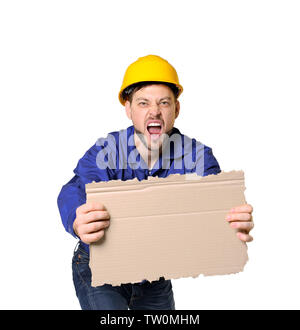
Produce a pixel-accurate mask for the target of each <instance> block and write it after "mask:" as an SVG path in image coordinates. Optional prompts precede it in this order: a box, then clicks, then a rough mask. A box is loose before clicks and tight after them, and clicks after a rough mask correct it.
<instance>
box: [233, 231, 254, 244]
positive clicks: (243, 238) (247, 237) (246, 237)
mask: <svg viewBox="0 0 300 330" xmlns="http://www.w3.org/2000/svg"><path fill="white" fill-rule="evenodd" d="M236 235H237V237H238V238H239V239H240V240H241V241H243V242H251V241H253V237H252V236H250V235H249V234H245V233H241V232H237V233H236Z"/></svg>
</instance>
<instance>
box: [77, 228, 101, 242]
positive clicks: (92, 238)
mask: <svg viewBox="0 0 300 330" xmlns="http://www.w3.org/2000/svg"><path fill="white" fill-rule="evenodd" d="M103 236H104V230H100V231H97V232H96V233H91V234H86V235H82V237H81V240H82V241H83V242H84V243H86V244H90V243H93V242H97V241H99V239H101V238H102V237H103Z"/></svg>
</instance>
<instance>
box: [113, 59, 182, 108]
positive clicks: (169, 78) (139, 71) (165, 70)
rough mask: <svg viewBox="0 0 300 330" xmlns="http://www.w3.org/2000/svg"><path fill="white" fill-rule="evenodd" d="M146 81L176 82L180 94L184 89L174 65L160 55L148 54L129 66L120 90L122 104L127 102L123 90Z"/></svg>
mask: <svg viewBox="0 0 300 330" xmlns="http://www.w3.org/2000/svg"><path fill="white" fill-rule="evenodd" d="M144 81H156V82H167V83H171V84H174V85H176V86H177V88H178V90H179V93H178V96H179V95H180V94H181V93H182V91H183V88H182V86H181V85H180V84H179V80H178V75H177V72H176V70H175V69H174V67H173V66H172V65H171V64H170V63H169V62H168V61H166V60H164V59H163V58H161V57H160V56H157V55H147V56H144V57H140V58H139V59H138V60H137V61H135V62H133V63H132V64H130V65H129V67H128V68H127V70H126V72H125V75H124V78H123V83H122V87H121V89H120V92H119V100H120V102H121V104H122V105H124V104H125V100H124V99H123V97H122V92H123V90H124V89H125V88H126V87H128V86H130V85H132V84H135V83H138V82H144Z"/></svg>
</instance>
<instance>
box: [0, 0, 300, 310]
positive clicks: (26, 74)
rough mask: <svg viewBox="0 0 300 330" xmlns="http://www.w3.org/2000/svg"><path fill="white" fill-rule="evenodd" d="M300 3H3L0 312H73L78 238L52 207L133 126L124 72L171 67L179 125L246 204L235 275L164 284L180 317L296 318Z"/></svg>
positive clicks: (298, 304)
mask: <svg viewBox="0 0 300 330" xmlns="http://www.w3.org/2000/svg"><path fill="white" fill-rule="evenodd" d="M299 17H300V6H299V2H298V1H288V0H285V1H275V0H273V1H263V0H260V1H253V0H252V1H199V0H197V1H195V0H194V1H193V0H189V1H185V2H184V1H182V0H181V1H177V0H172V1H169V0H164V1H158V0H152V1H130V0H128V1H109V2H108V1H74V0H72V1H62V0H60V1H53V0H52V1H12V0H11V1H1V3H0V47H1V51H0V93H1V94H0V109H1V130H0V134H1V172H0V175H1V178H0V179H1V229H0V235H1V236H0V242H1V250H0V265H1V266H0V267H1V271H0V276H1V280H0V292H1V293H0V308H2V309H79V308H80V306H79V303H78V301H77V298H76V295H75V290H74V288H73V282H72V273H71V258H72V254H73V249H74V247H75V243H76V240H75V239H74V238H73V237H72V236H71V235H69V234H68V233H66V232H65V230H64V227H63V226H62V224H61V220H60V216H59V213H58V208H57V205H56V199H57V195H58V193H59V191H60V189H61V186H62V185H63V184H65V183H66V182H67V181H69V180H70V179H71V177H72V176H73V172H72V171H73V169H74V168H75V167H76V164H77V161H78V160H79V158H81V157H82V156H83V154H84V153H85V151H86V150H87V149H88V148H90V147H91V146H92V145H93V144H94V143H95V141H96V140H97V138H99V137H105V136H106V135H107V133H109V132H111V131H115V130H120V129H123V128H126V127H128V126H129V125H131V122H130V121H129V120H128V119H127V117H126V115H125V112H124V109H123V107H122V106H121V105H120V103H119V101H118V98H117V94H118V91H119V88H120V86H121V82H122V79H123V74H124V72H125V69H126V68H127V66H128V65H129V64H130V63H132V62H133V61H135V60H136V59H137V58H138V57H141V56H145V55H148V54H156V55H160V56H162V57H163V58H166V59H167V60H168V61H169V62H170V63H171V64H172V65H173V66H174V67H175V68H176V70H177V72H178V75H179V79H180V82H181V84H182V85H183V87H184V92H183V94H182V95H181V96H180V99H179V100H180V101H181V114H180V116H179V117H178V119H177V121H176V122H175V126H176V127H178V128H179V129H180V130H181V132H182V133H184V134H186V135H188V136H189V137H194V138H196V139H197V140H199V141H201V142H203V143H205V144H206V145H208V146H210V147H212V148H213V152H214V154H215V156H216V158H217V159H218V161H219V163H220V165H221V167H222V169H223V170H225V171H229V170H233V169H236V170H239V169H242V170H244V171H245V179H246V186H247V190H246V192H245V193H246V199H247V201H248V202H249V203H250V204H252V205H253V206H254V220H255V229H254V230H253V231H252V233H253V236H254V241H253V242H252V243H250V244H249V245H248V254H249V262H248V263H247V265H246V267H245V269H244V272H243V273H239V274H236V275H228V276H215V277H203V276H200V277H198V278H196V279H193V278H184V279H177V280H173V288H174V295H175V302H176V308H177V309H281V308H283V309H287V308H292V309H296V308H297V309H298V308H299V307H300V301H299V296H300V284H299V282H300V281H299V278H300V265H299V260H300V258H299V253H300V249H299V240H300V224H299V222H300V219H299V184H300V182H299V146H298V144H299V116H298V113H299V111H300V100H299V98H300V95H299V94H300V93H299V91H300V78H299V77H300V64H299V63H300V61H299V59H300V48H299V40H300V35H299V34H300V20H299Z"/></svg>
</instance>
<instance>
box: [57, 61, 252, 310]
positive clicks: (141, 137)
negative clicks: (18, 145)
mask: <svg viewBox="0 0 300 330" xmlns="http://www.w3.org/2000/svg"><path fill="white" fill-rule="evenodd" d="M182 91H183V88H182V86H181V85H180V84H179V81H178V76H177V73H176V71H175V69H174V68H173V67H172V66H171V65H170V64H169V63H168V62H167V61H166V60H164V59H162V58H161V57H159V56H154V55H148V56H145V57H141V58H139V59H138V60H137V61H136V62H134V63H132V64H131V65H130V66H129V67H128V68H127V70H126V73H125V76H124V80H123V84H122V87H121V90H120V92H119V100H120V102H121V104H122V105H124V106H125V111H126V115H127V117H128V118H129V119H130V120H131V121H132V123H133V125H132V126H130V127H128V128H127V129H126V130H121V131H116V132H112V133H110V134H109V135H108V137H107V138H106V139H103V138H101V139H99V140H98V141H97V142H96V144H95V145H94V146H93V147H91V148H90V149H89V150H88V151H87V152H86V153H85V155H84V156H83V157H82V158H81V159H80V160H79V162H78V165H77V167H76V168H75V170H74V173H75V176H74V177H73V178H72V179H71V180H70V181H69V182H68V183H67V184H66V185H65V186H63V188H62V190H61V192H60V194H59V197H58V206H59V210H60V214H61V218H62V222H63V224H64V226H65V229H66V230H67V231H68V232H69V233H71V234H72V235H73V236H74V237H79V239H80V242H79V246H78V249H77V250H76V251H75V252H74V256H73V263H72V266H73V281H74V285H75V289H76V294H77V297H78V299H79V302H80V305H81V307H82V309H100V310H104V309H107V310H109V309H111V310H113V309H128V308H130V309H146V310H147V309H148V310H150V309H155V310H158V309H165V310H168V309H175V302H174V297H173V291H172V284H171V281H170V280H165V279H164V278H163V277H161V278H160V279H159V280H158V281H153V282H149V281H147V280H144V281H142V282H141V283H134V284H131V283H127V284H122V285H121V286H112V285H109V284H105V285H102V286H98V287H92V286H91V271H90V268H89V265H88V262H89V244H90V243H92V242H96V241H98V240H100V239H101V238H102V237H103V235H104V232H105V229H106V228H107V227H108V226H109V213H108V212H107V210H106V209H105V205H103V204H101V203H86V196H85V184H86V183H90V182H92V181H96V182H98V181H108V180H115V179H121V180H129V179H133V178H138V180H146V179H147V178H148V176H158V177H167V176H168V175H170V174H174V173H180V174H185V173H193V172H196V173H197V174H198V175H202V176H205V175H209V174H217V173H219V172H220V167H219V164H218V162H217V160H216V159H215V157H214V156H213V153H212V150H211V148H209V147H207V146H205V145H203V144H202V143H200V142H198V141H196V140H195V139H190V138H188V137H187V136H186V135H183V134H182V133H181V132H180V131H179V130H178V129H177V128H175V127H174V122H175V119H176V118H177V117H178V115H179V112H180V103H179V101H178V97H179V95H180V94H181V93H182ZM170 141H173V142H172V143H173V149H172V151H171V152H170V148H166V146H168V144H171V143H170ZM165 150H168V151H169V152H165ZM132 154H133V155H134V156H133V157H132ZM103 155H106V159H105V157H103ZM191 156H193V157H191ZM192 158H194V161H191V159H192ZM188 159H190V160H189V161H187V160H188ZM166 164H167V166H166ZM251 214H252V206H251V205H249V204H245V205H240V206H236V207H235V208H233V209H232V210H230V211H229V213H228V214H227V216H226V220H227V221H228V223H229V224H230V225H231V227H233V228H236V229H237V230H238V232H237V236H238V237H239V239H240V240H242V241H244V242H250V241H251V240H252V237H251V236H250V235H249V232H250V230H251V229H252V228H253V222H252V216H251ZM224 221H225V220H224ZM183 226H184V221H183Z"/></svg>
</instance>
